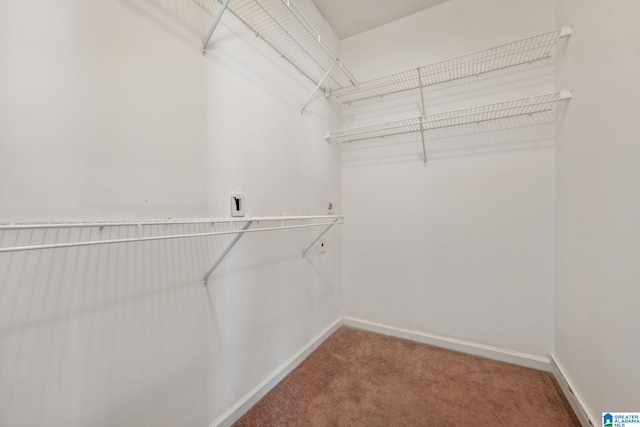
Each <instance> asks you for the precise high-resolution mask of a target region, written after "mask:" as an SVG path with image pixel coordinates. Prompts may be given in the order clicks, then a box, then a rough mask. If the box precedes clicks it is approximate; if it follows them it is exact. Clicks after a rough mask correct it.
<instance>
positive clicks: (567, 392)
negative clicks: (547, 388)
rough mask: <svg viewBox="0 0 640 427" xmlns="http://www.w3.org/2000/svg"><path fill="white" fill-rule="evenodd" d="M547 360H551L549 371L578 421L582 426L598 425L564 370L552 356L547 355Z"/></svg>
mask: <svg viewBox="0 0 640 427" xmlns="http://www.w3.org/2000/svg"><path fill="white" fill-rule="evenodd" d="M549 360H550V361H551V373H552V374H553V377H554V378H555V379H556V382H557V383H558V385H559V386H560V390H562V394H564V397H566V398H567V401H568V402H569V405H571V409H573V412H574V413H575V414H576V417H578V421H580V424H581V425H582V427H598V426H599V425H600V424H599V423H598V422H596V418H595V417H594V416H593V414H592V413H591V412H590V411H589V410H588V409H587V405H586V404H585V403H584V400H583V399H582V398H581V397H580V395H579V394H578V393H577V392H576V388H575V387H574V386H573V384H572V383H571V382H570V381H569V379H568V378H567V376H566V375H565V371H564V370H563V369H562V368H561V367H560V365H559V364H558V362H557V361H556V360H555V359H554V358H553V356H549Z"/></svg>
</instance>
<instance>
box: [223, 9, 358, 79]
mask: <svg viewBox="0 0 640 427" xmlns="http://www.w3.org/2000/svg"><path fill="white" fill-rule="evenodd" d="M228 10H229V11H230V12H231V13H232V14H233V15H234V16H235V17H236V18H238V19H239V20H240V21H242V22H243V23H244V24H245V25H246V26H247V27H249V28H250V29H251V30H252V31H253V32H254V33H255V34H256V36H259V37H261V38H262V39H263V40H264V41H265V42H266V43H267V44H268V45H269V46H271V48H273V49H274V50H275V51H276V52H278V53H279V54H280V56H281V57H282V58H284V59H286V60H287V61H288V62H290V63H291V64H292V65H293V66H294V67H296V68H297V69H298V70H299V71H300V73H302V74H303V75H305V76H306V77H307V78H309V79H310V80H311V81H312V82H314V83H315V84H316V85H319V84H320V83H322V84H320V87H321V88H322V89H323V90H325V91H326V90H329V89H336V88H340V87H343V86H344V85H350V84H357V81H356V79H355V77H354V76H353V75H352V74H351V73H350V72H349V70H348V69H347V68H346V67H345V66H344V64H342V61H340V59H339V58H338V56H337V55H336V53H335V52H334V51H333V49H331V47H330V46H329V45H328V44H327V42H326V41H325V40H324V38H323V37H322V36H321V35H320V33H319V32H318V31H317V30H316V29H315V28H314V27H313V25H311V23H310V22H309V21H308V20H307V18H306V17H305V16H304V15H303V14H302V12H300V10H299V9H298V8H297V7H296V5H295V4H294V3H293V2H292V1H291V0H234V1H231V2H229V5H228ZM325 75H327V78H326V79H324V81H323V78H324V76H325Z"/></svg>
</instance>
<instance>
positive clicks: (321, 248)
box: [318, 237, 327, 254]
mask: <svg viewBox="0 0 640 427" xmlns="http://www.w3.org/2000/svg"><path fill="white" fill-rule="evenodd" d="M325 252H327V238H326V237H321V238H320V240H319V241H318V253H319V254H323V253H325Z"/></svg>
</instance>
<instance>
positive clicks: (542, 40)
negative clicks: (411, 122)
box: [331, 27, 571, 104]
mask: <svg viewBox="0 0 640 427" xmlns="http://www.w3.org/2000/svg"><path fill="white" fill-rule="evenodd" d="M570 34H571V27H563V28H561V29H559V30H556V31H552V32H550V33H544V34H540V35H537V36H534V37H529V38H527V39H524V40H519V41H515V42H511V43H508V44H505V45H502V46H497V47H493V48H491V49H486V50H482V51H480V52H476V53H472V54H469V55H464V56H460V57H458V58H454V59H449V60H446V61H442V62H438V63H435V64H431V65H427V66H424V67H420V68H417V69H415V70H409V71H404V72H401V73H397V74H392V75H389V76H385V77H381V78H378V79H374V80H369V81H366V82H361V83H357V84H353V85H351V86H346V87H343V88H339V89H334V90H331V96H333V97H334V98H335V99H337V100H338V101H339V102H341V103H343V104H348V103H351V102H355V101H361V100H364V99H368V98H375V97H381V96H385V95H390V94H393V93H398V92H404V91H408V90H414V89H420V88H423V87H427V86H432V85H436V84H439V83H445V82H448V81H453V80H458V79H463V78H466V77H472V76H478V75H480V74H484V73H488V72H491V71H497V70H501V69H503V68H508V67H513V66H516V65H520V64H525V63H531V62H534V61H538V60H541V59H544V58H548V57H550V56H551V52H552V50H553V48H554V46H556V44H557V43H558V40H559V39H560V38H561V37H567V36H569V35H570Z"/></svg>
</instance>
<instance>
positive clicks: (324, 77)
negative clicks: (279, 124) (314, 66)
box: [300, 64, 336, 114]
mask: <svg viewBox="0 0 640 427" xmlns="http://www.w3.org/2000/svg"><path fill="white" fill-rule="evenodd" d="M335 66H336V64H333V65H332V66H331V68H329V71H327V72H326V73H325V75H324V76H323V77H322V79H320V81H319V82H318V84H317V85H316V87H315V89H313V92H311V95H309V98H307V100H306V101H305V103H304V105H303V106H302V109H301V110H300V114H302V113H304V109H305V108H307V105H309V102H311V99H313V96H314V95H315V94H316V92H317V91H318V89H320V86H322V83H324V81H325V80H326V79H327V77H329V74H331V72H332V71H333V68H334V67H335Z"/></svg>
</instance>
